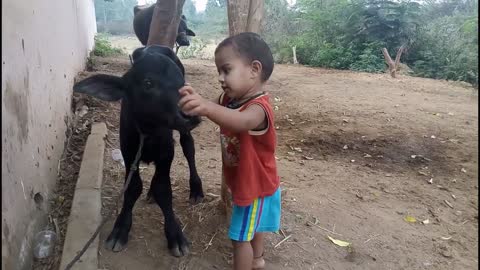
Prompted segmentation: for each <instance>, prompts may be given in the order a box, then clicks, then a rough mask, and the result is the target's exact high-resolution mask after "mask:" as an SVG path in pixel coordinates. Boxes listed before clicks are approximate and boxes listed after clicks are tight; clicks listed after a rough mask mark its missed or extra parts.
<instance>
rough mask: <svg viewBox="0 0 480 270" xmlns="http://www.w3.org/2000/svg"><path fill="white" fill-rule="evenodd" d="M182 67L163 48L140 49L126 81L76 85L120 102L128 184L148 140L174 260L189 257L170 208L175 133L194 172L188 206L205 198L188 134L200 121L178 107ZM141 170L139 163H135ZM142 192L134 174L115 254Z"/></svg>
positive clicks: (113, 244)
mask: <svg viewBox="0 0 480 270" xmlns="http://www.w3.org/2000/svg"><path fill="white" fill-rule="evenodd" d="M184 74H185V71H184V68H183V65H182V63H181V62H180V60H179V59H178V58H177V56H176V55H175V54H174V52H173V51H172V50H171V49H170V48H167V47H163V46H150V47H146V48H139V49H137V50H135V51H134V53H133V66H132V67H131V68H130V70H128V71H127V73H125V75H123V76H122V77H117V76H111V75H94V76H92V77H90V78H87V79H85V80H83V81H80V82H78V83H77V84H75V85H74V87H73V89H74V90H75V91H76V92H80V93H85V94H88V95H92V96H94V97H97V98H99V99H102V100H106V101H116V100H119V99H122V107H121V112H120V148H121V151H122V154H123V157H124V160H125V168H126V171H125V179H126V177H127V176H128V174H129V172H130V167H131V165H132V163H133V162H134V161H135V155H136V153H137V150H138V147H139V143H140V134H144V135H145V136H146V137H145V141H144V147H143V151H142V155H141V161H144V162H147V163H150V162H153V163H154V164H155V174H154V176H153V179H152V182H151V185H150V190H149V192H148V193H149V194H150V195H151V196H153V198H154V199H155V201H156V202H157V204H158V205H159V206H160V208H161V209H162V212H163V214H164V216H165V235H166V238H167V241H168V248H169V249H170V252H171V253H172V254H173V255H174V256H177V257H179V256H182V255H186V254H187V253H188V247H189V243H188V241H187V239H186V238H185V236H184V235H183V233H182V229H181V227H180V225H179V223H178V222H177V220H176V218H175V214H174V212H173V207H172V188H171V185H170V167H171V164H172V160H173V155H174V141H173V137H172V133H173V129H175V130H178V131H179V132H180V144H181V146H182V149H183V153H184V155H185V157H186V158H187V161H188V165H189V167H190V202H191V203H198V202H200V201H201V200H202V198H203V196H204V195H203V189H202V182H201V180H200V177H199V176H198V174H197V170H196V167H195V147H194V142H193V137H192V135H191V133H190V130H191V129H193V128H195V127H196V126H197V125H198V124H199V123H200V119H199V118H198V117H189V116H185V115H184V114H182V112H181V111H180V109H179V108H178V105H177V103H178V101H179V99H180V95H179V93H178V89H179V88H180V87H182V86H183V85H184V84H185V81H184ZM135 165H136V166H138V165H139V164H135ZM141 193H142V180H141V178H140V174H139V173H138V171H136V172H135V173H134V174H133V176H132V179H131V182H130V184H129V186H128V187H127V189H126V191H125V195H124V202H123V207H122V211H121V212H120V214H119V215H118V217H117V220H116V221H115V226H114V228H113V230H112V232H111V233H110V235H109V236H108V238H107V241H106V246H107V248H108V249H110V250H113V251H120V250H122V249H124V248H125V246H126V244H127V241H128V233H129V232H130V228H131V226H132V209H133V206H134V205H135V202H136V201H137V199H138V198H139V196H140V194H141Z"/></svg>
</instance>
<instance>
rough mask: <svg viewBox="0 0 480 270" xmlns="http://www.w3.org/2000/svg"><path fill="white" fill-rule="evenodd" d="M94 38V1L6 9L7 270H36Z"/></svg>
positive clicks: (14, 4)
mask: <svg viewBox="0 0 480 270" xmlns="http://www.w3.org/2000/svg"><path fill="white" fill-rule="evenodd" d="M95 33H96V24H95V10H94V4H93V0H51V1H18V0H3V1H2V269H8V270H13V269H31V263H32V241H31V240H32V238H33V236H34V235H35V233H37V232H38V231H39V230H41V229H43V228H44V226H45V225H46V213H47V212H48V209H47V207H48V199H49V198H50V196H51V194H52V191H53V189H54V186H55V180H56V175H57V165H58V161H59V158H60V155H61V153H62V151H63V146H64V141H65V131H66V125H67V124H66V121H67V120H68V119H69V116H70V113H71V112H70V104H71V96H72V85H73V79H74V77H75V75H76V74H77V73H78V72H79V71H81V70H82V69H83V68H84V66H85V62H86V58H87V56H88V53H89V51H90V50H91V49H92V48H93V44H94V40H93V37H94V34H95Z"/></svg>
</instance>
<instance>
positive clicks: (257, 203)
mask: <svg viewBox="0 0 480 270" xmlns="http://www.w3.org/2000/svg"><path fill="white" fill-rule="evenodd" d="M281 194H282V191H281V190H280V187H279V188H278V189H277V191H275V193H273V194H272V195H271V196H267V197H264V198H257V199H255V200H254V201H253V203H252V204H250V205H249V206H238V205H235V204H234V205H233V209H232V220H231V222H230V228H229V230H228V237H230V239H232V240H234V241H240V242H243V241H251V240H252V239H253V237H254V235H255V233H256V232H278V230H280V213H281V206H282V203H281Z"/></svg>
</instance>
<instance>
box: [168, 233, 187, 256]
mask: <svg viewBox="0 0 480 270" xmlns="http://www.w3.org/2000/svg"><path fill="white" fill-rule="evenodd" d="M169 246H171V247H170V248H169V250H170V253H171V254H172V255H173V256H175V257H182V256H186V255H188V254H189V253H190V244H189V243H188V240H187V239H186V238H185V237H184V236H183V234H182V233H180V234H178V235H177V237H176V238H175V239H174V240H173V241H172V244H171V245H169Z"/></svg>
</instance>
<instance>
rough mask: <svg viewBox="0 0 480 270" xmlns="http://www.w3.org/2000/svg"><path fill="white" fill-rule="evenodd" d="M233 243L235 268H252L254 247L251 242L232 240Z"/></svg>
mask: <svg viewBox="0 0 480 270" xmlns="http://www.w3.org/2000/svg"><path fill="white" fill-rule="evenodd" d="M232 243H233V269H234V270H251V269H252V261H253V249H252V245H251V244H250V242H246V241H245V242H239V241H232Z"/></svg>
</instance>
